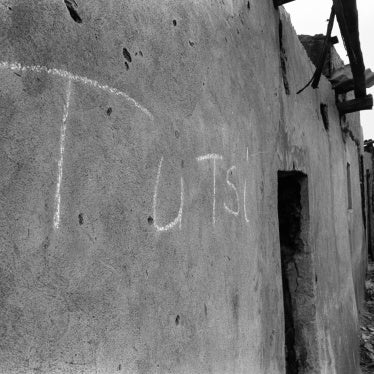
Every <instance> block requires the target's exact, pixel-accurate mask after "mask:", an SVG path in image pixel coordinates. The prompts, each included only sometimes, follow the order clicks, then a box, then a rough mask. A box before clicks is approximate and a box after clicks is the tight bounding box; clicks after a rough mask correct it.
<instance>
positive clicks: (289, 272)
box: [278, 171, 320, 374]
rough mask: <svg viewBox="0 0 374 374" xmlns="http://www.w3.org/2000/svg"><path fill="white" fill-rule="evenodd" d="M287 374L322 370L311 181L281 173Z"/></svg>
mask: <svg viewBox="0 0 374 374" xmlns="http://www.w3.org/2000/svg"><path fill="white" fill-rule="evenodd" d="M278 218H279V238H280V250H281V268H282V287H283V307H284V328H285V330H284V336H285V360H286V363H285V364H286V374H301V373H302V374H312V373H316V372H320V371H319V359H318V345H317V328H316V307H315V282H316V279H317V277H316V274H315V270H314V266H313V261H312V255H311V249H310V248H309V245H308V231H309V205H308V179H307V176H306V175H305V174H303V173H301V172H296V171H293V172H284V171H279V172H278Z"/></svg>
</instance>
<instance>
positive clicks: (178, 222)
mask: <svg viewBox="0 0 374 374" xmlns="http://www.w3.org/2000/svg"><path fill="white" fill-rule="evenodd" d="M163 160H164V158H163V157H161V160H160V163H159V165H158V170H157V178H156V185H155V190H154V194H153V223H154V226H155V228H156V230H157V231H168V230H170V229H172V228H173V227H174V226H177V225H179V229H181V228H182V215H183V203H184V201H183V200H184V186H183V178H182V177H181V201H180V207H179V211H178V215H177V217H176V218H175V219H174V221H172V222H170V223H168V224H167V225H166V226H160V225H159V224H158V223H157V221H158V219H157V212H156V207H157V195H158V185H159V183H160V176H161V167H162V162H163Z"/></svg>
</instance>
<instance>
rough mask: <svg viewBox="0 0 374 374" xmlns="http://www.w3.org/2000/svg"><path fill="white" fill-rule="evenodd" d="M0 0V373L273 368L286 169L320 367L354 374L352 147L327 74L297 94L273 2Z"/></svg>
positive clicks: (276, 366)
mask: <svg viewBox="0 0 374 374" xmlns="http://www.w3.org/2000/svg"><path fill="white" fill-rule="evenodd" d="M0 5H1V8H0V17H1V22H0V35H2V44H1V47H0V50H1V56H2V57H1V58H2V62H0V77H1V80H2V85H1V88H0V131H1V134H0V144H1V145H0V165H1V173H0V247H1V252H0V337H1V339H0V372H4V373H35V372H38V373H53V374H54V373H71V374H76V373H82V374H88V373H100V374H104V373H105V374H107V373H152V374H153V373H167V372H170V373H176V374H179V373H217V374H219V373H255V374H262V373H264V374H265V373H266V374H271V373H276V374H278V373H284V372H285V358H284V327H283V324H284V319H283V296H282V284H281V269H280V248H279V229H278V214H277V172H278V170H284V171H287V170H288V171H291V170H298V171H301V172H303V173H305V174H306V175H307V177H308V191H309V213H310V219H309V228H308V230H309V231H308V232H309V243H308V248H309V250H310V251H311V253H312V256H311V257H312V258H313V262H312V263H311V266H312V269H313V270H312V271H314V272H315V285H314V287H315V291H314V292H315V309H316V318H317V333H318V357H319V365H320V372H321V373H326V374H327V373H328V374H334V373H339V374H345V373H346V374H352V373H359V359H358V341H357V308H356V297H355V283H354V279H355V272H356V271H357V268H358V267H357V266H356V264H357V263H358V262H359V256H360V254H359V250H360V248H361V247H360V246H361V245H362V221H360V217H361V215H360V214H361V211H360V209H361V208H360V207H361V206H360V203H359V202H358V194H359V192H360V189H359V188H360V186H359V180H358V179H357V173H356V171H355V168H356V167H357V165H356V163H355V162H357V161H355V160H357V154H356V153H355V152H357V147H355V146H353V144H354V143H353V141H352V140H351V139H350V138H347V139H344V136H343V135H342V132H341V126H340V120H339V115H338V112H337V110H336V108H335V97H334V94H333V92H332V91H331V87H330V84H329V83H328V81H327V80H325V79H324V78H322V79H321V83H320V88H319V89H318V90H312V89H311V88H310V89H308V90H305V91H304V92H303V93H302V94H300V95H296V91H297V90H298V89H300V88H301V87H303V86H304V85H305V83H306V81H308V80H309V79H310V77H311V75H312V74H313V66H312V64H311V62H310V61H309V59H308V58H307V55H306V52H305V50H304V49H303V47H302V46H301V44H300V43H299V41H298V39H297V36H296V34H295V32H294V30H293V28H292V26H291V24H290V20H289V18H288V16H287V15H286V14H285V13H284V12H283V11H282V10H280V11H278V10H276V9H274V7H273V2H272V1H270V0H267V1H261V2H260V1H239V0H238V1H222V2H210V1H193V0H190V1H183V2H182V1H179V0H178V1H166V0H165V1H159V0H158V1H155V0H147V1H145V0H144V1H140V0H139V1H119V0H108V1H105V2H104V1H98V0H89V1H85V2H79V3H78V8H77V14H79V17H80V19H81V22H76V21H77V20H78V21H79V19H77V18H76V16H75V21H74V20H73V18H72V17H71V15H70V14H69V11H68V9H67V7H66V6H65V3H64V2H63V1H45V0H36V1H32V2H30V1H25V0H9V1H5V0H2V1H1V2H0ZM280 19H281V21H282V33H281V34H282V37H281V40H280V32H279V30H280ZM281 55H282V56H283V62H282V63H281V58H280V56H281ZM285 79H286V80H287V83H288V90H289V92H288V94H287V93H286V90H285V84H284V81H285ZM321 102H323V103H325V104H327V105H328V113H329V119H330V127H329V129H328V130H326V129H325V128H324V126H323V123H322V118H321V115H320V112H319V110H320V104H321ZM352 118H353V117H352ZM350 121H351V122H352V121H354V119H350V118H349V117H347V124H348V125H349V123H350ZM352 126H353V123H352ZM348 159H349V160H351V162H352V168H351V170H352V198H353V208H352V212H348V213H347V205H346V202H347V184H346V163H347V160H348ZM357 172H358V171H357Z"/></svg>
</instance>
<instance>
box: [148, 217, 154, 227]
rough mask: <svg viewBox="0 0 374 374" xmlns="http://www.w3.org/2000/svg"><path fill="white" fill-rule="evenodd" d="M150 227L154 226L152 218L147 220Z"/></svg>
mask: <svg viewBox="0 0 374 374" xmlns="http://www.w3.org/2000/svg"><path fill="white" fill-rule="evenodd" d="M147 221H148V224H149V225H153V218H152V217H151V216H149V217H148V219H147Z"/></svg>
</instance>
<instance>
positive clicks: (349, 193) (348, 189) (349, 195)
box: [347, 162, 352, 209]
mask: <svg viewBox="0 0 374 374" xmlns="http://www.w3.org/2000/svg"><path fill="white" fill-rule="evenodd" d="M347 193H348V209H352V186H351V165H350V163H349V162H347Z"/></svg>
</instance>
